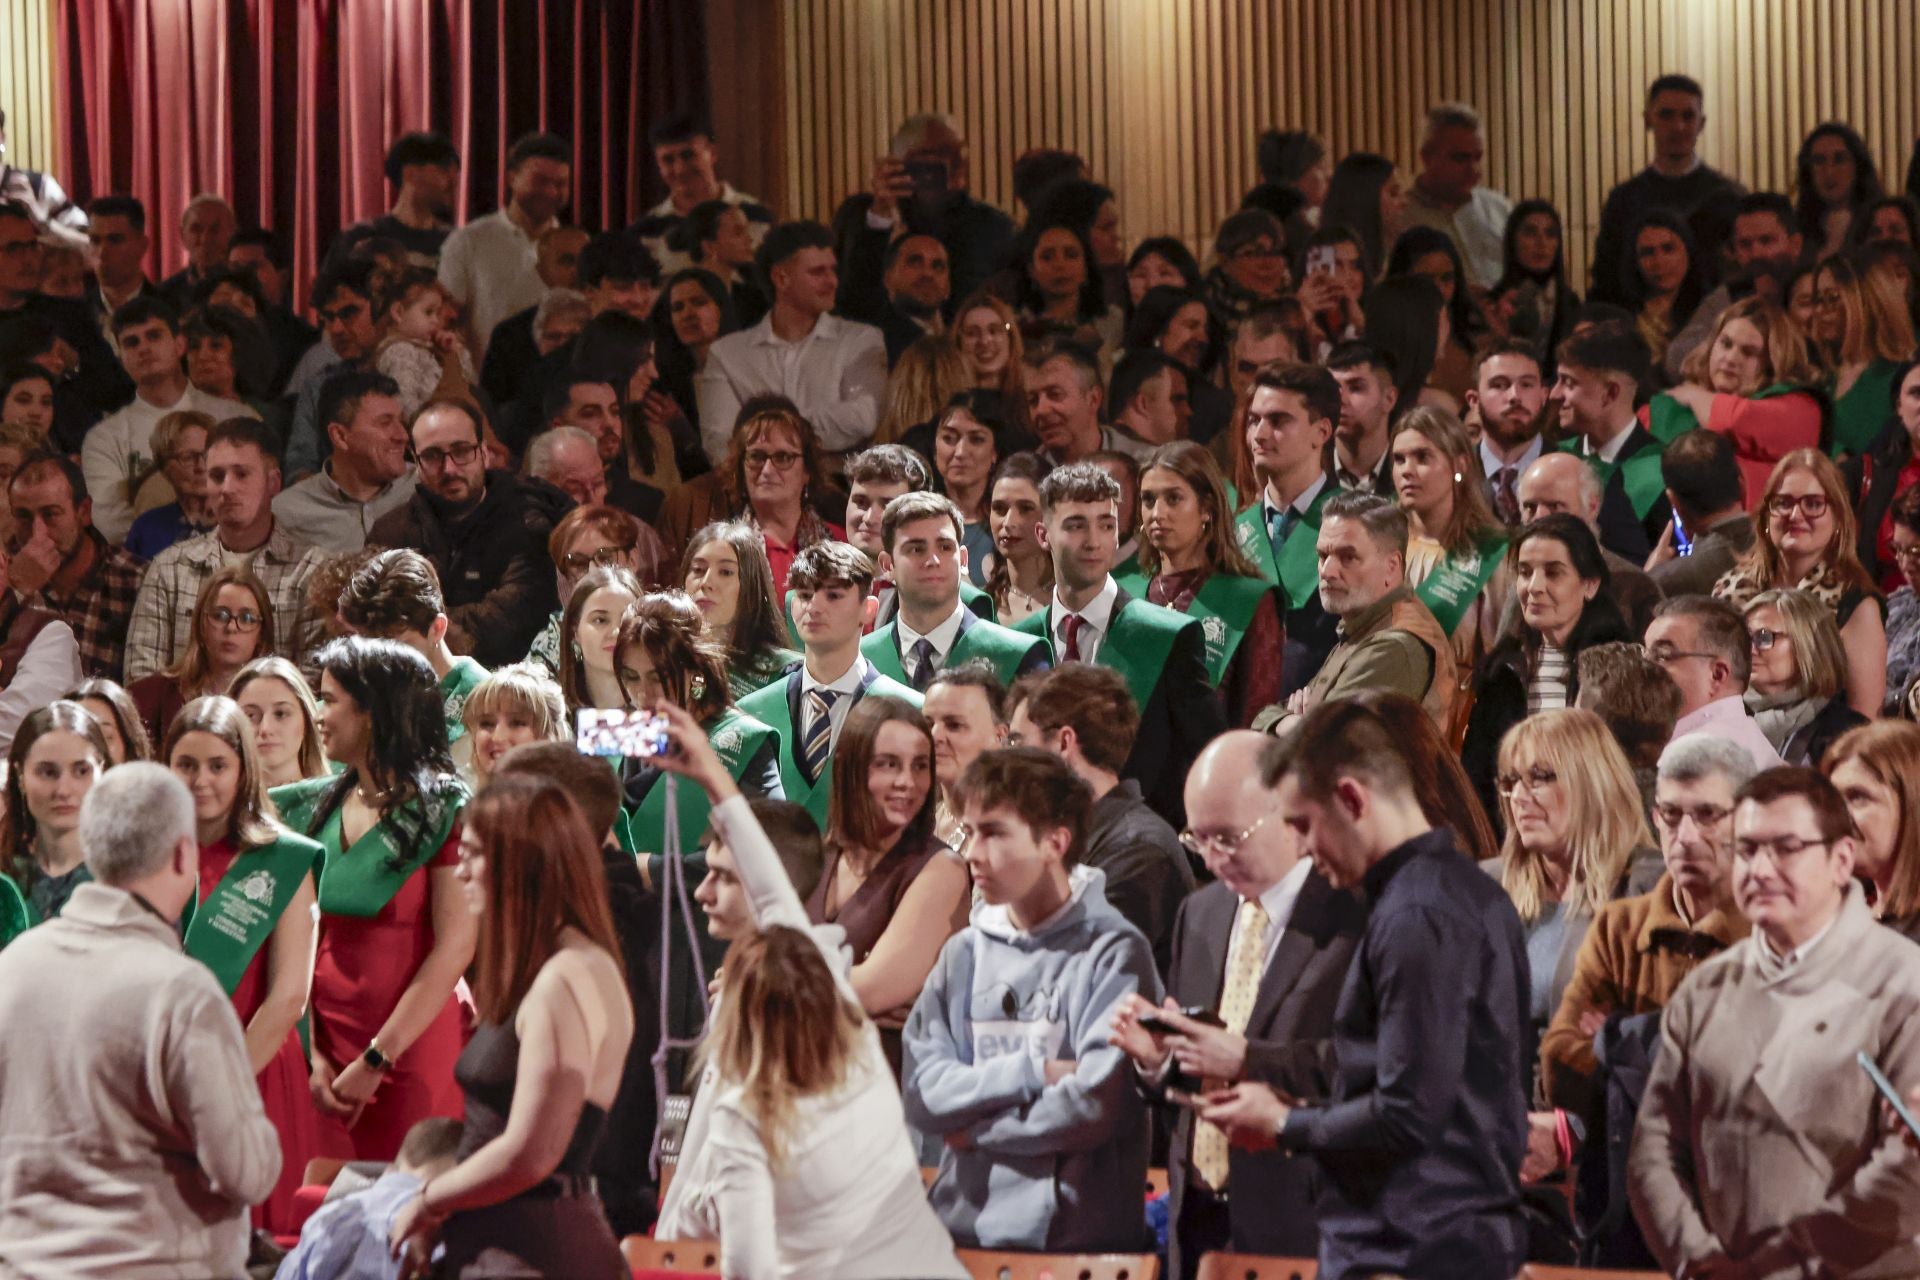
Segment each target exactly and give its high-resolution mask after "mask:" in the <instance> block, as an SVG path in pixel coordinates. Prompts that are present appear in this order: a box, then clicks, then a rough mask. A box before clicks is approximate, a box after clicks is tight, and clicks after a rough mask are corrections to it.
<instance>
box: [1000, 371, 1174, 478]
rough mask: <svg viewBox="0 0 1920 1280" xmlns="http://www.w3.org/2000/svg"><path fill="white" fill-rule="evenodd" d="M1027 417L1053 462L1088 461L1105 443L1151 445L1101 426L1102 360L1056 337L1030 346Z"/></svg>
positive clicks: (1119, 447)
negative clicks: (1054, 340) (1052, 341)
mask: <svg viewBox="0 0 1920 1280" xmlns="http://www.w3.org/2000/svg"><path fill="white" fill-rule="evenodd" d="M1024 372H1025V374H1026V382H1027V417H1028V418H1029V420H1030V421H1031V422H1032V424H1033V434H1034V435H1036V436H1038V437H1039V438H1040V456H1041V457H1043V458H1045V459H1046V460H1047V461H1048V462H1051V463H1053V464H1054V465H1055V466H1065V465H1066V464H1067V463H1069V462H1086V461H1088V460H1089V459H1090V458H1092V456H1093V455H1094V454H1096V453H1098V452H1100V451H1101V450H1102V449H1111V450H1113V451H1114V452H1115V453H1125V454H1129V455H1131V456H1132V457H1135V458H1145V457H1146V456H1147V455H1148V454H1150V453H1152V452H1153V446H1152V445H1150V444H1147V443H1146V442H1145V441H1142V440H1135V439H1134V438H1133V437H1132V436H1129V435H1126V434H1124V433H1122V432H1119V431H1116V430H1114V429H1113V428H1112V427H1107V426H1102V425H1101V423H1100V407H1101V405H1102V404H1103V403H1104V402H1105V399H1106V397H1105V395H1104V394H1103V392H1102V390H1101V386H1100V363H1099V361H1097V360H1096V359H1094V357H1093V354H1092V353H1091V352H1089V351H1088V350H1087V349H1086V348H1085V347H1082V346H1080V345H1078V344H1077V343H1072V342H1058V343H1054V344H1052V345H1050V346H1043V347H1035V348H1033V349H1032V350H1030V351H1028V352H1027V361H1026V369H1025V371H1024Z"/></svg>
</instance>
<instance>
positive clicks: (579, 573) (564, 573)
mask: <svg viewBox="0 0 1920 1280" xmlns="http://www.w3.org/2000/svg"><path fill="white" fill-rule="evenodd" d="M547 556H548V558H549V559H551V560H552V561H553V571H554V575H555V581H556V583H557V587H558V589H557V592H556V594H555V597H554V598H555V599H557V600H559V601H560V603H561V606H562V607H561V608H559V609H556V610H554V613H553V616H552V617H551V618H549V619H548V620H547V625H546V626H545V627H544V628H542V629H541V632H540V634H539V635H537V636H535V637H534V638H533V643H532V644H530V645H528V646H527V661H529V662H533V663H537V664H538V665H540V666H543V667H545V668H546V669H547V671H548V673H549V674H552V675H554V676H558V675H559V674H560V629H561V622H562V620H563V618H562V615H563V614H564V613H565V606H566V602H567V601H568V599H570V598H571V597H572V595H573V589H574V587H575V586H576V585H578V583H579V581H580V579H581V578H583V577H585V576H586V573H587V571H588V570H589V569H593V568H598V567H602V566H617V567H619V568H622V569H626V570H627V571H629V572H630V573H632V574H634V575H635V576H636V577H637V578H639V579H640V581H642V582H652V581H654V580H655V579H656V578H659V577H662V576H664V575H665V574H667V573H669V572H671V568H672V566H671V565H669V564H667V563H666V547H665V546H664V544H662V543H661V541H660V535H659V534H657V533H655V532H654V531H653V530H652V529H650V528H648V527H647V526H646V525H645V524H643V523H641V521H640V520H639V519H638V518H637V517H635V516H634V515H633V514H632V513H631V512H627V511H622V510H621V509H620V508H618V507H612V506H604V505H603V506H579V507H575V508H573V510H571V511H569V512H567V514H566V515H564V516H562V517H560V520H559V523H557V524H555V525H554V526H553V532H552V533H551V534H549V535H548V536H547Z"/></svg>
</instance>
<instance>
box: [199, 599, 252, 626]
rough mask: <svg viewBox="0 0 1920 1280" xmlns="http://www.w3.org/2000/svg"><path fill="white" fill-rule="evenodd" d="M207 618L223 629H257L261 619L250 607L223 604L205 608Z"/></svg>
mask: <svg viewBox="0 0 1920 1280" xmlns="http://www.w3.org/2000/svg"><path fill="white" fill-rule="evenodd" d="M207 619H208V620H209V621H210V622H212V623H213V625H214V626H216V627H219V628H221V629H222V630H223V631H258V630H259V629H260V623H261V622H262V621H263V619H262V618H261V617H260V615H259V614H257V613H255V612H254V611H253V610H251V609H229V608H227V606H225V605H223V604H217V605H215V606H214V607H213V608H211V609H209V610H207Z"/></svg>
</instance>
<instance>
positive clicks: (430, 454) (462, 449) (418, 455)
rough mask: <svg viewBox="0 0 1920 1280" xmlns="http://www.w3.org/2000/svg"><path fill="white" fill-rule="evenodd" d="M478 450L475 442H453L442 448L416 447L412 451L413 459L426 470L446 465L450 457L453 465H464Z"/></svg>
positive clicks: (436, 469)
mask: <svg viewBox="0 0 1920 1280" xmlns="http://www.w3.org/2000/svg"><path fill="white" fill-rule="evenodd" d="M479 452H480V446H479V445H477V444H455V445H449V446H447V447H446V448H444V449H418V450H415V451H414V452H413V460H414V461H415V462H417V463H419V464H420V465H421V466H422V467H423V468H425V469H426V470H428V471H438V470H440V468H442V467H444V466H446V465H447V460H448V459H449V458H451V459H452V460H453V465H454V466H456V467H464V466H466V465H467V464H468V463H469V462H472V461H473V459H474V455H475V454H477V453H479Z"/></svg>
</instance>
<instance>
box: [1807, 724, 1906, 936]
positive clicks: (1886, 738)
mask: <svg viewBox="0 0 1920 1280" xmlns="http://www.w3.org/2000/svg"><path fill="white" fill-rule="evenodd" d="M1820 771H1821V772H1822V773H1824V774H1826V775H1827V778H1828V780H1829V781H1831V782H1832V783H1833V785H1834V786H1835V787H1836V788H1838V789H1839V792H1840V798H1841V799H1842V800H1845V801H1846V802H1847V811H1848V812H1849V813H1851V814H1852V815H1853V825H1854V827H1855V828H1856V829H1857V830H1858V831H1859V832H1860V839H1859V843H1858V846H1857V850H1858V851H1857V852H1856V853H1855V855H1854V861H1853V873H1854V875H1855V876H1856V877H1857V878H1858V879H1860V880H1862V881H1864V882H1865V883H1866V885H1867V887H1868V890H1869V892H1868V895H1867V896H1868V898H1869V900H1870V901H1871V902H1872V903H1873V914H1874V915H1876V916H1878V917H1879V919H1880V923H1881V924H1884V925H1886V926H1887V927H1888V928H1890V929H1897V930H1898V931H1899V932H1901V933H1903V934H1905V935H1906V936H1907V937H1909V938H1911V939H1913V940H1914V941H1915V942H1920V725H1916V724H1914V723H1913V722H1912V721H1909V720H1876V721H1874V722H1873V723H1871V724H1864V725H1861V726H1860V727H1858V728H1856V729H1850V730H1848V731H1847V732H1846V733H1844V734H1842V735H1841V736H1840V738H1839V740H1838V741H1836V742H1835V743H1834V744H1833V745H1832V746H1830V747H1828V748H1827V752H1826V755H1825V756H1824V757H1822V759H1821V761H1820Z"/></svg>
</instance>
